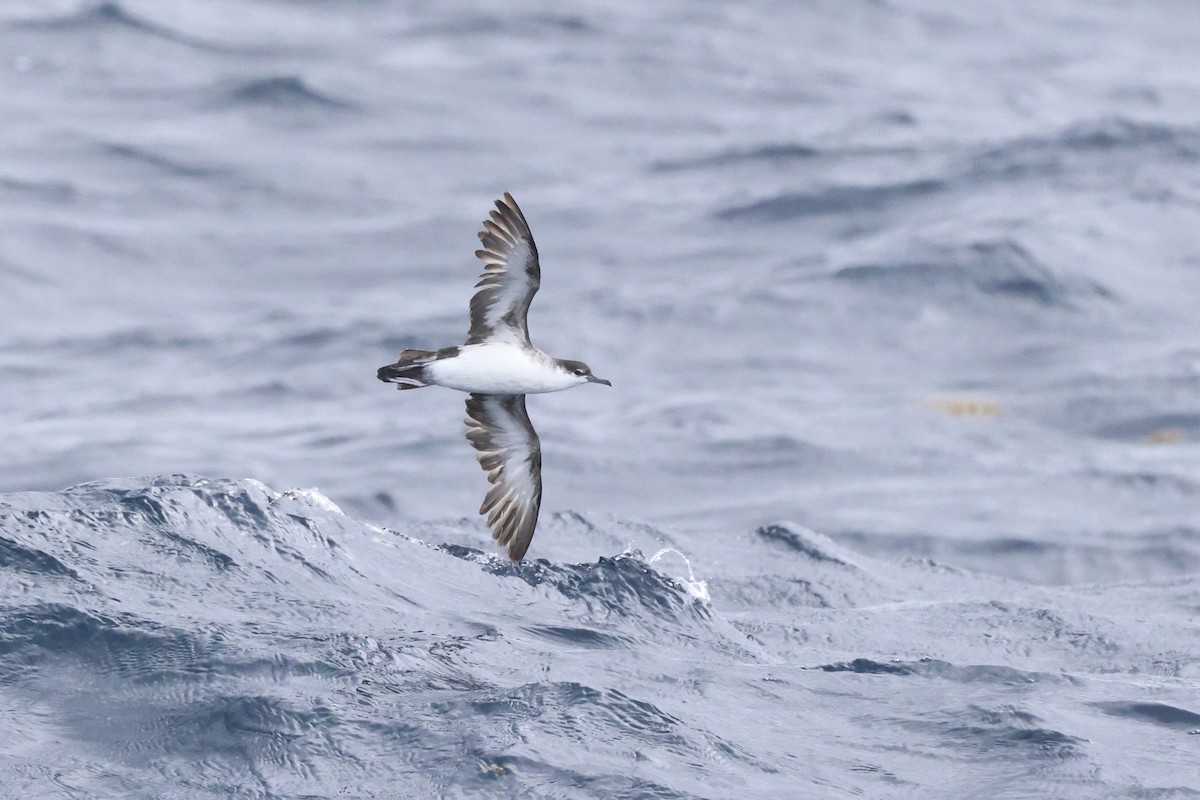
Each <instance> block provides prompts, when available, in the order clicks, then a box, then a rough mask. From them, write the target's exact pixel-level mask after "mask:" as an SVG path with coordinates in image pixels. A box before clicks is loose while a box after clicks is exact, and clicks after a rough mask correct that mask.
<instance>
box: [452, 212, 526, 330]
mask: <svg viewBox="0 0 1200 800" xmlns="http://www.w3.org/2000/svg"><path fill="white" fill-rule="evenodd" d="M479 240H480V241H481V242H482V243H483V249H482V250H476V251H475V255H476V256H477V257H479V258H480V259H481V260H482V261H483V263H484V264H485V265H486V266H484V268H483V275H481V276H480V277H479V283H477V284H475V286H476V287H477V288H478V289H479V291H478V292H476V293H475V296H474V297H472V298H471V332H470V334H469V335H468V338H467V344H475V343H477V342H487V341H496V340H499V341H510V342H514V343H521V342H528V341H529V327H528V325H527V323H526V320H525V316H526V314H528V313H529V303H530V301H531V300H533V295H534V293H535V292H537V290H538V285H539V284H540V283H541V281H542V268H541V267H540V266H538V252H537V245H535V244H534V243H533V234H531V233H530V232H529V224H528V223H527V222H525V215H524V214H522V213H521V209H520V208H518V207H517V201H516V200H513V199H512V195H511V194H509V193H508V192H505V193H504V197H503V198H502V199H500V200H497V201H496V210H495V211H493V212H492V213H491V217H490V218H489V219H485V220H484V221H483V230H481V231H480V232H479Z"/></svg>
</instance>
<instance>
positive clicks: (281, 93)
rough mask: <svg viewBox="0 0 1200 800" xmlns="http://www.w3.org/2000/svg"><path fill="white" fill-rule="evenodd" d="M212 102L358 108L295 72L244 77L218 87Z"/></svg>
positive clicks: (306, 108) (336, 109) (303, 108)
mask: <svg viewBox="0 0 1200 800" xmlns="http://www.w3.org/2000/svg"><path fill="white" fill-rule="evenodd" d="M214 103H215V105H217V106H218V107H221V108H266V109H278V110H288V111H326V112H346V111H357V110H359V106H358V105H357V104H356V103H354V102H351V101H349V100H345V99H342V98H340V97H337V96H335V95H333V94H329V93H326V92H322V91H318V90H316V89H314V88H313V87H312V86H310V85H309V83H308V81H306V80H305V79H304V78H302V77H300V76H298V75H272V76H268V77H262V78H253V79H250V80H246V81H243V82H241V83H237V84H235V85H233V86H230V87H228V88H225V89H223V90H221V91H220V92H219V93H218V95H217V97H216V99H215V101H214Z"/></svg>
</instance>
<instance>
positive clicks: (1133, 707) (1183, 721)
mask: <svg viewBox="0 0 1200 800" xmlns="http://www.w3.org/2000/svg"><path fill="white" fill-rule="evenodd" d="M1092 705H1094V706H1095V707H1096V708H1098V709H1100V710H1101V711H1103V712H1104V713H1105V714H1110V715H1112V716H1114V717H1124V718H1126V719H1132V720H1137V721H1139V722H1152V723H1154V724H1155V725H1163V726H1166V727H1168V728H1184V729H1188V730H1196V729H1200V714H1198V713H1196V712H1195V711H1188V710H1187V709H1185V708H1178V707H1176V706H1172V705H1167V704H1166V703H1151V702H1124V701H1114V702H1104V703H1093V704H1092Z"/></svg>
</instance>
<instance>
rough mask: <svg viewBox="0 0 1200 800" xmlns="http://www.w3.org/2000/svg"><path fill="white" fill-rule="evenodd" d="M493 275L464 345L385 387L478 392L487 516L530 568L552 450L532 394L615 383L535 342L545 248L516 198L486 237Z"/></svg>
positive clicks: (419, 358) (426, 357)
mask: <svg viewBox="0 0 1200 800" xmlns="http://www.w3.org/2000/svg"><path fill="white" fill-rule="evenodd" d="M479 239H480V241H481V242H482V243H483V249H482V250H476V251H475V255H476V257H477V258H479V259H480V260H481V261H483V263H484V268H483V275H481V276H480V278H479V283H477V284H475V286H476V288H477V289H478V290H479V291H477V292H476V293H475V296H474V297H472V298H471V330H470V332H469V333H468V334H467V341H466V342H465V343H464V344H461V345H459V346H458V347H446V348H443V349H441V350H405V351H403V352H402V353H400V358H399V359H397V360H396V363H395V364H388V365H387V366H386V367H380V368H379V373H378V375H379V380H381V381H385V382H386V383H394V384H396V388H397V389H420V388H422V387H424V386H446V387H448V388H450V389H458V390H459V391H462V392H469V393H470V395H471V396H470V397H468V398H467V418H466V420H465V421H466V423H467V439H469V440H470V442H471V444H472V445H474V447H475V450H476V454H475V456H476V458H478V459H479V464H480V466H482V467H483V469H484V470H485V471H486V472H487V475H488V481H489V482H490V483H491V488H490V489H488V493H487V496H486V497H484V500H483V505H482V506H480V508H479V513H480V514H487V521H488V527H490V528H491V529H492V536H493V538H495V539H496V541H497V542H499V543H500V544H501V545H503V546H505V547H507V548H508V557H509V558H511V559H512V560H513V561H520V560H521V559H522V558H524V557H525V551H526V550H528V549H529V542H530V540H531V539H533V531H534V529H535V528H536V527H537V518H538V509H539V508H540V507H541V505H542V445H541V441H540V440H539V439H538V435H537V431H535V430H534V429H533V424H532V423H530V421H529V414H528V413H527V412H526V411H525V395H527V394H539V393H542V392H561V391H562V390H563V389H570V388H571V387H572V386H579V385H580V384H584V383H602V384H604V385H605V386H612V384H611V383H609V382H608V381H606V380H603V379H601V378H597V377H596V376H595V375H593V374H592V370H591V368H589V367H588V365H587V364H584V363H583V362H582V361H570V360H567V359H562V358H553V357H551V356H549V355H547V354H546V353H543V352H542V351H541V350H540V349H538V348H537V347H534V346H533V343H532V342H530V341H529V326H528V322H527V319H526V317H527V316H528V314H529V303H530V301H532V300H533V295H534V294H535V293H536V292H537V290H538V285H539V284H540V283H541V278H542V268H541V266H539V264H538V251H537V245H535V244H534V243H533V234H531V233H530V232H529V223H527V222H526V221H525V215H524V214H522V213H521V209H520V208H519V207H518V206H517V202H516V201H515V200H513V198H512V195H510V194H509V193H508V192H505V193H504V197H503V198H501V199H500V200H497V201H496V209H495V210H494V211H492V212H491V215H490V218H489V219H485V220H484V221H483V230H481V231H480V232H479Z"/></svg>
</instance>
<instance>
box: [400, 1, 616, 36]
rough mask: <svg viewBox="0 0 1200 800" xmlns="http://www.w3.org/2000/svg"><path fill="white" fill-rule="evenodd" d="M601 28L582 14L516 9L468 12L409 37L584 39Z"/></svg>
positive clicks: (422, 27)
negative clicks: (502, 11) (551, 37)
mask: <svg viewBox="0 0 1200 800" xmlns="http://www.w3.org/2000/svg"><path fill="white" fill-rule="evenodd" d="M599 31H600V28H599V27H598V25H597V24H596V23H595V22H594V21H592V20H589V19H588V18H587V17H585V16H583V15H581V14H571V13H557V12H554V11H546V12H535V13H527V12H524V11H522V10H520V9H517V8H513V9H512V10H511V13H506V14H488V13H480V12H464V13H459V14H454V15H453V16H452V18H451V19H449V20H447V21H445V22H426V23H422V24H418V25H415V26H413V27H411V28H408V29H406V31H405V33H406V35H407V36H412V37H417V38H422V39H426V38H432V39H439V38H443V37H450V38H454V37H462V36H472V37H473V36H500V37H511V36H518V37H521V38H532V37H541V36H553V35H555V34H559V35H562V34H565V35H568V36H581V35H585V34H594V33H598V32H599Z"/></svg>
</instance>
